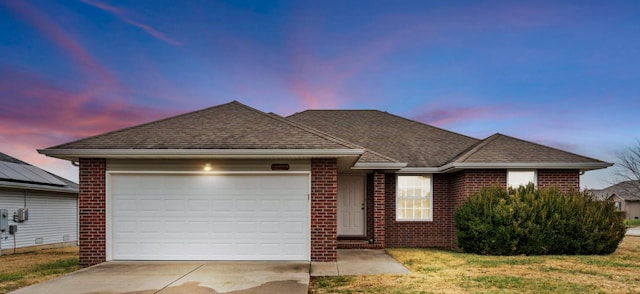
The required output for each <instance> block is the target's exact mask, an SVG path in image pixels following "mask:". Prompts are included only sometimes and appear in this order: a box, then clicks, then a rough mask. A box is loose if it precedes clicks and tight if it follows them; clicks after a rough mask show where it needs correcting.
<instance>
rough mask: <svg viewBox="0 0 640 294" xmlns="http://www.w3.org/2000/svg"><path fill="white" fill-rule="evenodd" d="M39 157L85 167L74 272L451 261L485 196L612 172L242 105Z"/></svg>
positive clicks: (589, 162) (493, 144) (510, 144)
mask: <svg viewBox="0 0 640 294" xmlns="http://www.w3.org/2000/svg"><path fill="white" fill-rule="evenodd" d="M39 152H40V153H42V154H45V155H47V156H51V157H56V158H61V159H66V160H70V161H74V162H78V163H79V166H80V262H81V265H82V266H89V265H92V264H96V263H100V262H103V261H106V260H311V261H335V260H336V253H337V251H336V250H337V249H338V248H384V247H387V246H420V247H444V248H452V247H454V246H455V242H456V241H455V227H454V223H453V213H454V209H455V208H456V207H457V206H459V205H460V204H461V203H463V202H464V201H465V199H467V197H468V196H469V195H470V194H471V193H473V192H475V191H478V189H480V188H481V187H483V186H487V185H491V184H498V185H503V186H507V185H515V186H517V185H520V184H526V183H528V182H534V183H535V184H536V185H537V186H538V187H549V186H557V187H559V188H560V189H562V190H570V189H579V182H580V174H581V173H583V172H585V171H588V170H593V169H601V168H605V167H608V166H610V165H611V164H610V163H607V162H603V161H600V160H596V159H593V158H589V157H585V156H581V155H577V154H573V153H569V152H566V151H562V150H558V149H555V148H551V147H546V146H542V145H539V144H535V143H531V142H527V141H523V140H520V139H516V138H513V137H509V136H506V135H502V134H495V135H492V136H490V137H488V138H486V139H482V140H480V139H476V138H472V137H468V136H465V135H461V134H457V133H454V132H450V131H447V130H443V129H440V128H436V127H433V126H430V125H426V124H423V123H420V122H416V121H412V120H409V119H406V118H403V117H399V116H396V115H392V114H389V113H386V112H381V111H376V110H326V111H325V110H309V111H304V112H301V113H296V114H294V115H291V116H289V117H286V118H285V117H281V116H278V115H276V114H273V113H265V112H262V111H259V110H257V109H254V108H251V107H249V106H246V105H243V104H241V103H239V102H236V101H233V102H230V103H227V104H223V105H219V106H215V107H211V108H207V109H203V110H199V111H195V112H191V113H186V114H183V115H179V116H175V117H170V118H167V119H163V120H159V121H155V122H151V123H147V124H142V125H138V126H133V127H130V128H126V129H122V130H119V131H114V132H110V133H106V134H102V135H97V136H94V137H89V138H85V139H81V140H77V141H74V142H70V143H66V144H62V145H58V146H54V147H50V148H47V149H43V150H39Z"/></svg>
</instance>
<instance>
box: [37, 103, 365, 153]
mask: <svg viewBox="0 0 640 294" xmlns="http://www.w3.org/2000/svg"><path fill="white" fill-rule="evenodd" d="M48 149H355V147H354V146H353V144H349V143H348V142H343V141H342V140H340V139H336V138H332V137H329V136H326V135H323V134H320V133H317V132H312V131H309V130H308V129H306V128H304V127H302V126H299V125H296V124H292V123H291V122H288V121H287V120H285V119H283V118H281V117H278V116H275V115H270V114H267V113H264V112H261V111H259V110H256V109H253V108H251V107H248V106H246V105H244V104H241V103H239V102H236V101H233V102H230V103H227V104H222V105H219V106H214V107H210V108H206V109H203V110H199V111H194V112H190V113H186V114H182V115H178V116H174V117H170V118H166V119H163V120H159V121H155V122H151V123H147V124H143V125H138V126H134V127H130V128H126V129H122V130H118V131H114V132H110V133H106V134H102V135H97V136H93V137H89V138H85V139H80V140H77V141H73V142H70V143H66V144H62V145H58V146H54V147H50V148H48Z"/></svg>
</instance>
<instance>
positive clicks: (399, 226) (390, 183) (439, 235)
mask: <svg viewBox="0 0 640 294" xmlns="http://www.w3.org/2000/svg"><path fill="white" fill-rule="evenodd" d="M385 200H386V203H385V204H386V215H385V222H386V230H385V234H386V244H387V246H390V247H392V246H416V247H445V248H448V247H450V246H451V222H452V214H451V199H450V196H449V179H448V176H447V175H443V174H434V175H433V220H432V221H400V222H399V221H396V175H395V174H387V175H386V198H385Z"/></svg>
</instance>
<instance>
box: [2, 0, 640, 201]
mask: <svg viewBox="0 0 640 294" xmlns="http://www.w3.org/2000/svg"><path fill="white" fill-rule="evenodd" d="M231 100H238V101H240V102H242V103H245V104H248V105H250V106H252V107H255V108H258V109H260V110H262V111H265V112H275V113H277V114H280V115H285V116H286V115H290V114H292V113H295V112H298V111H302V110H305V109H379V110H383V111H388V112H390V113H393V114H397V115H400V116H404V117H407V118H411V119H414V120H418V121H421V122H424V123H428V124H432V125H435V126H438V127H441V128H445V129H448V130H451V131H455V132H458V133H462V134H465V135H469V136H472V137H476V138H480V139H482V138H485V137H488V136H490V135H492V134H494V133H497V132H500V133H504V134H507V135H510V136H515V137H518V138H521V139H525V140H529V141H533V142H537V143H541V144H545V145H549V146H553V147H557V148H561V149H564V150H567V151H571V152H575V153H578V154H582V155H586V156H590V157H595V158H598V159H601V160H605V161H609V162H614V161H615V160H616V153H617V152H620V151H622V150H623V149H624V148H627V147H631V146H632V145H634V144H635V142H636V140H638V139H640V1H530V2H525V1H438V2H436V1H424V0H421V1H365V0H362V1H205V0H203V1H105V0H78V1H73V0H68V1H50V0H40V1H35V0H25V1H22V0H0V102H1V104H0V105H1V106H0V152H4V153H7V154H9V155H11V156H14V157H17V158H19V159H22V160H24V161H27V162H29V163H31V164H33V165H37V166H39V167H41V168H44V169H46V170H49V171H51V172H54V173H56V174H59V175H61V176H64V177H67V178H69V179H71V180H74V181H77V180H78V176H77V168H76V167H74V166H72V165H71V164H70V163H69V162H66V161H63V160H59V159H52V158H47V157H45V156H44V155H39V154H38V153H37V152H36V149H41V148H46V147H50V146H53V145H57V144H61V143H65V142H68V141H71V140H74V139H78V138H83V137H87V136H91V135H96V134H100V133H103V132H107V131H111V130H115V129H119V128H123V127H128V126H132V125H136V124H140V123H143V122H148V121H152V120H156V119H159V118H163V117H167V116H171V115H175V114H180V113H183V112H187V111H193V110H197V109H201V108H205V107H209V106H214V105H217V104H221V103H226V102H229V101H231ZM390 139H392V138H390ZM612 170H613V169H612V168H609V169H607V170H604V171H595V172H588V173H586V174H585V175H584V176H583V177H582V186H583V187H588V188H601V187H605V186H608V185H609V184H610V183H611V182H615V181H616V179H615V178H614V177H613V176H612V175H611V171H612Z"/></svg>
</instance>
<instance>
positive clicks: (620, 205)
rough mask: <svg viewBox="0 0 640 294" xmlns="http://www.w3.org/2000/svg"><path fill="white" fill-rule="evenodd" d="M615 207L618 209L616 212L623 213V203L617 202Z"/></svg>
mask: <svg viewBox="0 0 640 294" xmlns="http://www.w3.org/2000/svg"><path fill="white" fill-rule="evenodd" d="M614 205H615V207H616V211H621V210H622V202H620V201H616V202H615V203H614Z"/></svg>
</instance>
